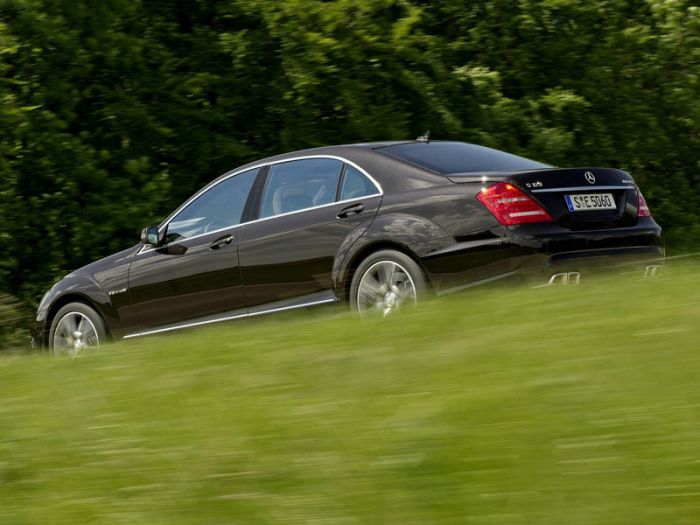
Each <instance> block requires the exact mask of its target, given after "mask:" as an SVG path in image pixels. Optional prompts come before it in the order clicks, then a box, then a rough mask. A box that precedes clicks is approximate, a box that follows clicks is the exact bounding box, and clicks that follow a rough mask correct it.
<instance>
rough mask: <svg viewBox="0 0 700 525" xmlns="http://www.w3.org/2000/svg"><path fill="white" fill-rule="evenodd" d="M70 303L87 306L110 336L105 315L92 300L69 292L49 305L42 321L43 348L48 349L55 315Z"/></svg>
mask: <svg viewBox="0 0 700 525" xmlns="http://www.w3.org/2000/svg"><path fill="white" fill-rule="evenodd" d="M70 303H82V304H84V305H86V306H89V307H90V308H92V309H93V310H95V312H97V315H99V316H100V317H101V318H102V322H103V323H104V325H105V330H106V331H107V335H108V336H109V335H110V331H109V327H108V325H107V322H106V320H105V315H104V313H103V312H102V310H101V309H100V307H99V306H98V305H97V304H95V302H94V301H93V300H91V299H90V298H89V297H88V296H86V295H83V294H80V293H75V292H69V293H66V294H64V295H61V296H60V297H58V298H56V299H55V300H54V302H53V303H51V306H50V307H49V309H48V311H47V313H46V319H45V321H44V331H43V341H42V343H43V345H44V346H45V347H48V344H49V332H50V331H51V325H52V324H53V320H54V318H55V317H56V314H57V313H58V311H59V310H60V309H61V308H63V307H64V306H66V305H67V304H70Z"/></svg>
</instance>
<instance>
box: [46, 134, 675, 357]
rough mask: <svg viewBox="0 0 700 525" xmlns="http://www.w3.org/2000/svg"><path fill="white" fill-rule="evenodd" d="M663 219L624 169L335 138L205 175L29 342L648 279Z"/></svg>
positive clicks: (68, 342)
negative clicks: (471, 292) (592, 276)
mask: <svg viewBox="0 0 700 525" xmlns="http://www.w3.org/2000/svg"><path fill="white" fill-rule="evenodd" d="M663 256H664V243H663V237H662V232H661V228H660V227H659V226H658V224H656V222H655V221H654V220H653V219H652V217H651V213H650V212H649V208H648V207H647V205H646V203H645V201H644V197H643V196H642V194H641V192H640V191H639V188H638V187H637V185H636V184H635V181H634V180H633V179H632V177H631V176H630V175H629V174H628V173H626V172H624V171H621V170H618V169H611V168H555V167H553V166H549V165H547V164H543V163H541V162H535V161H532V160H529V159H525V158H522V157H518V156H515V155H511V154H509V153H504V152H502V151H497V150H494V149H490V148H486V147H483V146H477V145H474V144H466V143H462V142H448V141H428V140H416V141H403V142H383V143H369V144H354V145H344V146H331V147H324V148H317V149H311V150H304V151H297V152H293V153H286V154H284V155H278V156H275V157H270V158H267V159H264V160H261V161H258V162H254V163H251V164H247V165H245V166H241V167H240V168H236V169H235V170H233V171H230V172H228V173H226V174H224V175H222V176H221V177H219V178H218V179H216V180H214V181H213V182H211V183H210V184H209V185H207V186H206V187H204V188H203V189H202V190H200V191H199V192H197V193H196V194H195V195H193V196H192V197H191V198H190V199H189V200H187V201H186V202H185V203H184V204H182V206H180V207H179V208H178V209H177V210H175V211H174V212H173V213H172V214H171V215H170V216H169V217H168V218H166V219H165V220H164V221H163V222H162V223H161V224H160V225H158V226H151V227H148V228H145V229H144V230H143V233H142V236H141V242H140V243H139V244H137V245H136V246H133V247H131V248H129V249H127V250H124V251H122V252H120V253H117V254H114V255H111V256H109V257H107V258H105V259H102V260H100V261H97V262H94V263H92V264H89V265H87V266H85V267H83V268H81V269H79V270H77V271H75V272H73V273H71V274H70V275H68V276H67V277H65V278H64V279H63V280H61V281H60V282H58V283H57V284H56V285H54V286H53V287H52V288H51V290H49V292H47V294H46V295H45V296H44V298H43V299H42V301H41V304H40V305H39V309H38V312H37V315H36V321H35V326H34V338H35V342H36V344H38V345H41V346H48V347H50V348H52V349H53V350H54V351H55V352H62V351H67V352H76V351H78V350H80V349H81V348H82V347H83V346H90V345H96V344H99V343H100V342H102V341H104V340H105V339H106V338H107V337H112V338H130V337H137V336H143V335H147V334H155V333H160V332H167V331H171V330H177V329H181V328H186V327H192V326H201V325H207V324H210V323H216V322H220V321H227V320H231V319H239V318H245V317H252V316H259V315H263V314H268V313H273V312H280V311H284V310H290V309H294V308H303V307H309V306H314V305H320V304H325V303H335V302H347V303H349V304H350V306H351V307H352V308H353V309H355V310H358V311H359V312H360V314H362V315H371V314H377V315H382V316H385V315H388V314H390V313H391V312H393V311H395V310H397V309H399V308H401V307H402V306H405V305H407V304H413V303H415V302H416V300H417V299H420V297H421V296H423V295H426V294H443V293H448V292H452V291H457V290H461V289H464V288H468V287H472V286H477V285H481V284H484V283H489V282H493V281H498V280H508V279H513V278H522V277H527V278H529V279H531V280H533V281H534V282H535V283H541V284H557V283H558V284H575V283H578V282H579V280H580V279H581V276H582V275H583V276H584V277H585V275H586V274H587V273H588V272H594V271H597V270H599V269H603V268H610V267H623V268H627V269H629V270H630V271H639V272H640V273H641V272H646V273H647V274H649V273H654V272H655V271H656V269H657V268H658V265H659V261H661V260H662V259H663Z"/></svg>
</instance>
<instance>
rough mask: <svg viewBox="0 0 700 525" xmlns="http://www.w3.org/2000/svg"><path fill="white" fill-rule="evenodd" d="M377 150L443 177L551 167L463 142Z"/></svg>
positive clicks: (432, 143) (413, 144) (389, 147)
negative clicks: (457, 174) (454, 174)
mask: <svg viewBox="0 0 700 525" xmlns="http://www.w3.org/2000/svg"><path fill="white" fill-rule="evenodd" d="M377 151H379V152H381V153H385V154H387V155H390V156H392V157H396V158H398V159H400V160H404V161H406V162H410V163H411V164H416V165H418V166H420V167H422V168H426V169H429V170H431V171H435V172H437V173H440V174H443V175H447V174H449V173H470V172H481V171H518V170H532V169H546V168H551V167H552V166H550V165H548V164H543V163H541V162H536V161H534V160H530V159H526V158H524V157H518V156H517V155H512V154H510V153H506V152H504V151H499V150H497V149H492V148H487V147H485V146H477V145H476V144H466V143H464V142H413V143H410V144H397V145H395V146H387V147H384V148H381V149H378V150H377Z"/></svg>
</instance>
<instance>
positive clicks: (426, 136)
mask: <svg viewBox="0 0 700 525" xmlns="http://www.w3.org/2000/svg"><path fill="white" fill-rule="evenodd" d="M416 140H417V141H418V142H425V143H426V144H427V143H429V142H430V130H427V131H426V132H425V133H423V134H422V135H421V136H420V137H418V138H416Z"/></svg>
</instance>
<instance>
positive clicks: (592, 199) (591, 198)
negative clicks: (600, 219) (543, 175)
mask: <svg viewBox="0 0 700 525" xmlns="http://www.w3.org/2000/svg"><path fill="white" fill-rule="evenodd" d="M564 198H565V199H566V205H567V206H568V207H569V211H587V210H616V209H617V206H615V199H614V198H613V196H612V193H583V194H579V195H564Z"/></svg>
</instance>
